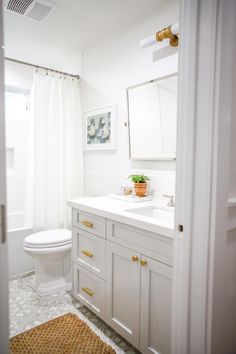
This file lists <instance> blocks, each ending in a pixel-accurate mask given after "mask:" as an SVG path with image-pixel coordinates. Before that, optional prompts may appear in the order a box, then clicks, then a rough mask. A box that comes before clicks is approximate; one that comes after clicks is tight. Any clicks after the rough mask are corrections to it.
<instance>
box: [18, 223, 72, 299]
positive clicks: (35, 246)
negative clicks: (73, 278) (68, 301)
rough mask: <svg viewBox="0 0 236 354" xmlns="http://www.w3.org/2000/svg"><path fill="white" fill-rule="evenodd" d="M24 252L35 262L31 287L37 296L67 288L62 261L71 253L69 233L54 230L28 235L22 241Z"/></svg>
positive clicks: (62, 230)
mask: <svg viewBox="0 0 236 354" xmlns="http://www.w3.org/2000/svg"><path fill="white" fill-rule="evenodd" d="M24 251H25V252H26V253H28V255H29V256H31V257H32V258H34V260H35V263H36V264H35V279H34V281H33V284H32V287H33V288H34V290H36V292H37V293H38V294H39V295H41V296H44V295H48V294H51V293H53V292H55V291H57V290H59V289H62V288H68V286H69V281H68V279H66V278H67V273H68V269H67V270H66V269H65V262H64V261H65V259H66V257H68V256H69V255H70V251H71V231H69V230H66V229H56V230H48V231H42V232H37V233H35V234H32V235H29V236H27V237H26V238H25V239H24Z"/></svg>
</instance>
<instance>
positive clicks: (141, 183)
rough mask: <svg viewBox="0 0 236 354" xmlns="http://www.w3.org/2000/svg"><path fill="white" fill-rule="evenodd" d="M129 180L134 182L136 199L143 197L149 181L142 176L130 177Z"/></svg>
mask: <svg viewBox="0 0 236 354" xmlns="http://www.w3.org/2000/svg"><path fill="white" fill-rule="evenodd" d="M129 178H130V179H131V181H132V182H134V191H135V194H136V195H137V196H138V197H144V196H145V195H146V194H147V181H149V178H148V177H147V176H144V175H143V174H140V175H130V176H129Z"/></svg>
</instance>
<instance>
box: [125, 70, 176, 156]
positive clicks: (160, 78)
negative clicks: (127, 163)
mask: <svg viewBox="0 0 236 354" xmlns="http://www.w3.org/2000/svg"><path fill="white" fill-rule="evenodd" d="M174 76H178V72H174V73H172V74H169V75H165V76H161V77H158V78H156V79H152V80H147V81H143V82H141V83H140V84H136V85H132V86H129V87H127V88H126V99H127V111H128V130H129V158H130V160H134V161H142V160H143V161H175V160H176V153H175V156H173V157H172V156H166V157H165V156H163V157H132V156H131V136H130V111H129V90H130V89H133V88H136V87H139V86H143V85H146V84H148V83H152V82H155V81H161V80H165V79H168V78H170V77H174ZM176 119H177V117H176ZM176 135H177V132H176Z"/></svg>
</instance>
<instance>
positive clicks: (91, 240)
mask: <svg viewBox="0 0 236 354" xmlns="http://www.w3.org/2000/svg"><path fill="white" fill-rule="evenodd" d="M72 237H73V240H72V244H73V246H72V255H73V260H74V261H75V262H77V263H78V264H79V265H81V266H82V267H84V268H85V269H87V270H90V271H91V272H93V273H94V274H96V275H98V276H100V277H102V278H105V250H106V242H105V240H104V239H102V238H100V237H94V235H91V234H90V233H88V232H86V231H83V230H80V229H77V228H74V229H73V236H72Z"/></svg>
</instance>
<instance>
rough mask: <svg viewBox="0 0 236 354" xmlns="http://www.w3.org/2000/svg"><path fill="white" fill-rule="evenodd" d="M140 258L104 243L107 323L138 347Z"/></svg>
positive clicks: (121, 248)
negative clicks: (105, 253) (105, 251)
mask: <svg viewBox="0 0 236 354" xmlns="http://www.w3.org/2000/svg"><path fill="white" fill-rule="evenodd" d="M139 259H140V257H139V254H137V253H135V252H134V251H131V250H130V249H128V248H125V247H122V246H118V245H115V244H113V243H110V242H107V264H106V269H107V278H106V299H107V303H106V306H107V307H106V318H107V323H108V324H109V325H110V326H111V327H112V328H114V330H115V331H117V332H118V333H120V334H121V335H122V336H123V337H124V338H126V339H127V340H128V341H129V342H130V343H132V344H133V345H134V346H136V347H139V306H140V264H139Z"/></svg>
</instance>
